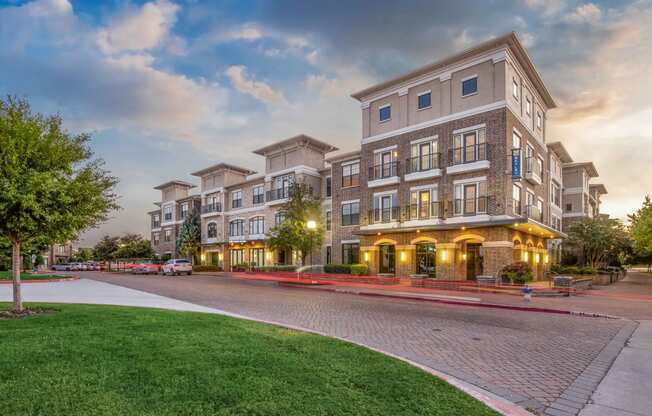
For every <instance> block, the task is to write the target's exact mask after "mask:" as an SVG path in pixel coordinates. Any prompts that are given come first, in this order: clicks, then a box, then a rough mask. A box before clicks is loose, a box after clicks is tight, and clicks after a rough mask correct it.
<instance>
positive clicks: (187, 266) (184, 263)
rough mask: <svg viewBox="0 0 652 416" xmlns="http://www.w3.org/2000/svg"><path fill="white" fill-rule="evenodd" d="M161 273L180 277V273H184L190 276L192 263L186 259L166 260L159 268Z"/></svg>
mask: <svg viewBox="0 0 652 416" xmlns="http://www.w3.org/2000/svg"><path fill="white" fill-rule="evenodd" d="M161 273H162V274H164V275H166V274H170V275H180V274H181V273H185V274H187V275H188V276H190V275H191V274H192V263H190V262H189V261H188V260H186V259H172V260H168V261H166V262H165V264H164V265H163V267H161Z"/></svg>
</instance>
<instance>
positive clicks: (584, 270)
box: [580, 266, 597, 274]
mask: <svg viewBox="0 0 652 416" xmlns="http://www.w3.org/2000/svg"><path fill="white" fill-rule="evenodd" d="M596 273H597V271H596V270H595V269H594V268H593V267H591V266H586V267H581V268H580V274H596Z"/></svg>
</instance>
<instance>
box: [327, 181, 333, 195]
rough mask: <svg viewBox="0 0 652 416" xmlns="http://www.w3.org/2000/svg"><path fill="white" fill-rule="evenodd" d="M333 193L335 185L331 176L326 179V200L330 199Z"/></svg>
mask: <svg viewBox="0 0 652 416" xmlns="http://www.w3.org/2000/svg"><path fill="white" fill-rule="evenodd" d="M332 193H333V184H332V180H331V177H330V176H327V177H326V198H330V197H331V196H332Z"/></svg>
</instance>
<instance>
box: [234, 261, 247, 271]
mask: <svg viewBox="0 0 652 416" xmlns="http://www.w3.org/2000/svg"><path fill="white" fill-rule="evenodd" d="M231 270H233V271H234V272H246V271H247V270H249V264H247V263H240V264H234V265H233V266H231Z"/></svg>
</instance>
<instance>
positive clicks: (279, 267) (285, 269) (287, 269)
mask: <svg viewBox="0 0 652 416" xmlns="http://www.w3.org/2000/svg"><path fill="white" fill-rule="evenodd" d="M296 270H297V266H295V265H293V264H288V265H283V264H279V265H276V266H261V267H256V268H255V271H257V272H295V271H296Z"/></svg>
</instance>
